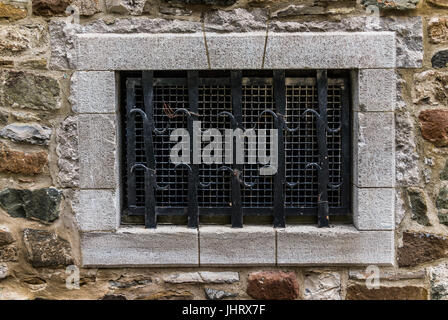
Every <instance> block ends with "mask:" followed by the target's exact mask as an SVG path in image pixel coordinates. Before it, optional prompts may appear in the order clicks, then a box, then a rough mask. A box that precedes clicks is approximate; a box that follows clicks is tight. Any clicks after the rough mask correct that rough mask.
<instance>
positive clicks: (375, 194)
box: [352, 186, 395, 230]
mask: <svg viewBox="0 0 448 320" xmlns="http://www.w3.org/2000/svg"><path fill="white" fill-rule="evenodd" d="M352 195H353V224H354V225H355V227H356V228H357V229H358V230H393V229H394V225H395V222H394V211H395V208H394V204H395V189H394V188H358V187H356V186H353V187H352Z"/></svg>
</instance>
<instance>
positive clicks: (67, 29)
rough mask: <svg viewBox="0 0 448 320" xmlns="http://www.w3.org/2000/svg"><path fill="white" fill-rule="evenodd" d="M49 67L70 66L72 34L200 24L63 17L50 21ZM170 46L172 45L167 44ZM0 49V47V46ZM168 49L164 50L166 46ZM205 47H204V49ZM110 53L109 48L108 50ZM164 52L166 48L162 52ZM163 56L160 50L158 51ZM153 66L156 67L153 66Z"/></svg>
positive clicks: (184, 29) (185, 29) (183, 29)
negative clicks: (75, 21) (83, 20)
mask: <svg viewBox="0 0 448 320" xmlns="http://www.w3.org/2000/svg"><path fill="white" fill-rule="evenodd" d="M49 30H50V36H51V44H52V45H51V51H52V52H51V60H50V67H51V68H54V69H63V70H64V69H68V68H72V69H73V68H74V64H75V63H76V61H75V58H76V54H75V51H74V41H75V40H74V37H75V35H77V34H83V33H120V34H122V33H150V34H155V33H194V32H201V31H202V27H201V23H199V22H193V21H183V20H173V19H138V18H131V19H117V20H115V21H113V23H110V22H108V21H105V20H102V19H100V20H95V21H92V22H91V23H88V24H85V25H82V26H81V25H77V24H69V25H68V24H66V23H65V21H63V20H52V21H51V22H50V25H49ZM171 47H172V46H171ZM0 48H1V47H0ZM167 50H168V49H167ZM204 50H205V49H204ZM108 52H110V51H108ZM165 52H166V51H165ZM162 55H163V53H162ZM154 68H157V67H154Z"/></svg>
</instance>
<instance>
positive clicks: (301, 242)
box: [277, 225, 394, 265]
mask: <svg viewBox="0 0 448 320" xmlns="http://www.w3.org/2000/svg"><path fill="white" fill-rule="evenodd" d="M277 263H278V265H369V264H376V265H393V263H394V233H393V231H358V230H356V229H355V228H354V227H352V226H342V225H341V226H335V227H332V228H317V227H314V226H287V227H286V228H285V229H278V230H277Z"/></svg>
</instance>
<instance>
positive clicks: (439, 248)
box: [397, 231, 448, 267]
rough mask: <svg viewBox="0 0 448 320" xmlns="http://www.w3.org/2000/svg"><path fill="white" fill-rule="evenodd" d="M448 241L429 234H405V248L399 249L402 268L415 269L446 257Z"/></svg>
mask: <svg viewBox="0 0 448 320" xmlns="http://www.w3.org/2000/svg"><path fill="white" fill-rule="evenodd" d="M447 251H448V239H447V238H445V237H443V236H439V235H435V234H429V233H421V232H410V231H406V232H403V246H402V247H399V248H398V252H397V256H398V258H397V261H398V265H399V266H400V267H415V266H417V265H419V264H423V263H427V262H429V261H434V260H437V259H440V258H443V257H445V256H446V254H447Z"/></svg>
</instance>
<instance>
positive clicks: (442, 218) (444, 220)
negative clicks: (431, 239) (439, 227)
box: [437, 213, 448, 226]
mask: <svg viewBox="0 0 448 320" xmlns="http://www.w3.org/2000/svg"><path fill="white" fill-rule="evenodd" d="M437 217H438V218H439V223H440V224H443V225H445V226H448V214H444V213H439V214H438V215H437Z"/></svg>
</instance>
